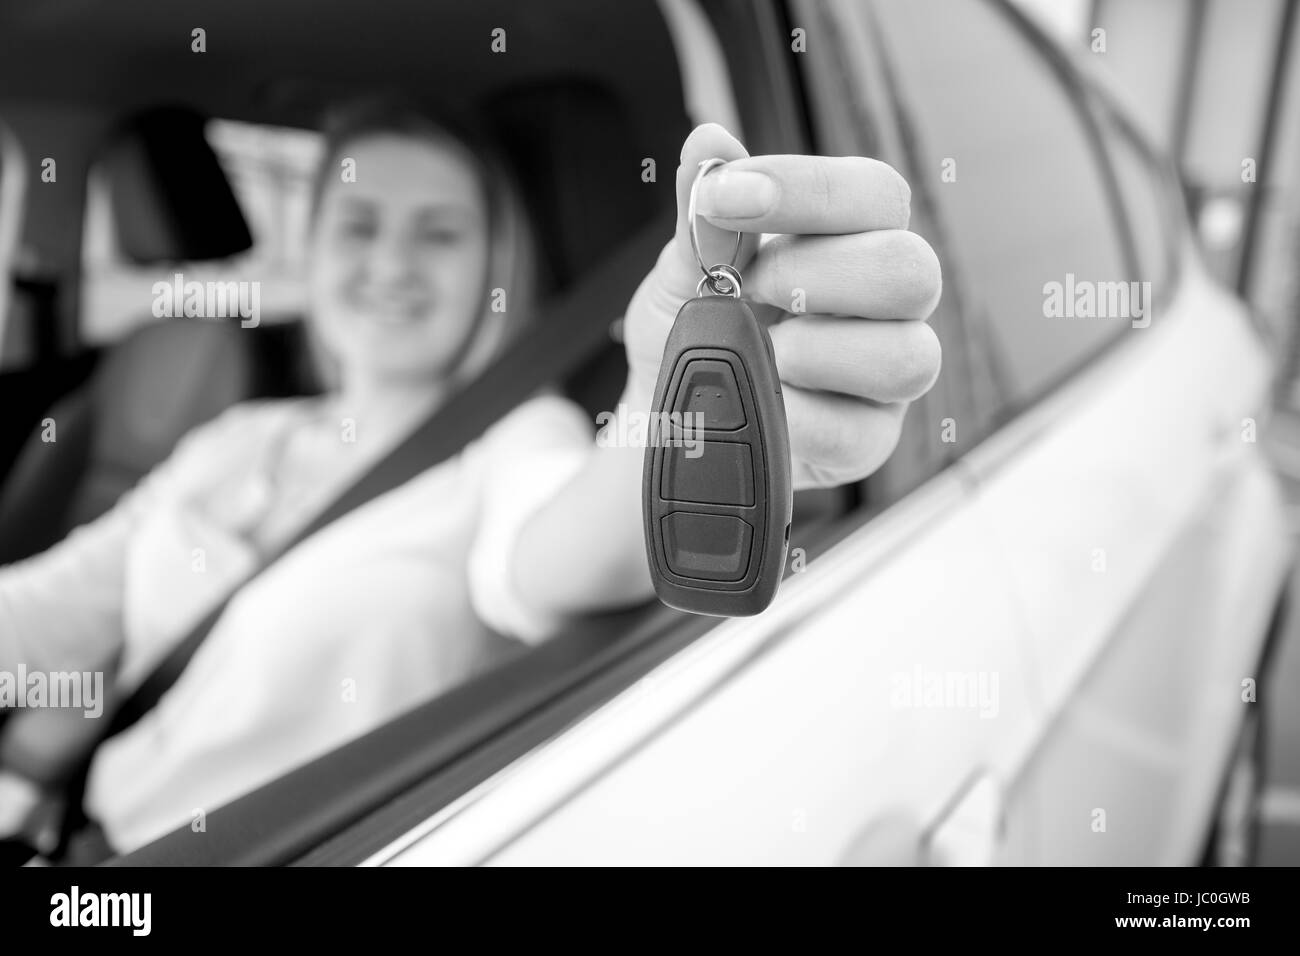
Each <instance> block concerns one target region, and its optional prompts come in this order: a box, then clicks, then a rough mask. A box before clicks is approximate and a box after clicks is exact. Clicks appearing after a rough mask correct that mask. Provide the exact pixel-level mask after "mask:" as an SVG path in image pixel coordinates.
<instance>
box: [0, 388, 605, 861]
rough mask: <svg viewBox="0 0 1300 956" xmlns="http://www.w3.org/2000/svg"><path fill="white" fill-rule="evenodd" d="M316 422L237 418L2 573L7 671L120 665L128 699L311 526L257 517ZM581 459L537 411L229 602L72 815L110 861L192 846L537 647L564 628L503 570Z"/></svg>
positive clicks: (2, 646)
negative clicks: (290, 539) (234, 808)
mask: <svg viewBox="0 0 1300 956" xmlns="http://www.w3.org/2000/svg"><path fill="white" fill-rule="evenodd" d="M312 414H313V400H311V399H290V400H271V401H258V402H247V403H243V404H240V405H237V406H235V407H233V408H231V409H229V410H228V411H226V412H224V413H223V414H221V415H219V416H218V417H217V418H216V419H214V420H213V421H211V422H209V423H208V424H206V425H203V426H201V427H199V428H197V429H195V430H194V431H193V432H191V433H190V434H189V435H187V436H186V437H185V438H184V439H183V440H182V441H181V442H180V444H179V445H178V446H177V448H176V450H175V451H174V452H173V454H172V455H171V457H170V458H168V459H167V461H165V462H164V463H163V464H161V465H160V466H158V467H157V468H155V469H154V470H153V471H152V472H151V473H150V474H149V475H148V476H147V477H146V478H145V479H144V480H143V481H141V483H140V484H139V485H138V486H137V487H136V488H134V489H133V490H132V491H131V492H129V493H128V494H127V495H125V496H123V498H122V499H121V500H120V501H119V502H118V503H117V505H116V506H115V507H114V508H113V509H112V510H111V511H109V512H108V513H107V514H105V515H103V516H102V517H100V518H99V519H97V520H95V521H93V522H91V523H90V524H87V525H84V526H82V527H80V528H77V529H76V530H75V531H73V532H72V533H71V534H70V535H69V536H68V537H67V539H66V540H64V541H63V542H61V543H60V544H58V545H56V546H55V547H53V548H51V549H50V550H49V551H46V552H45V553H43V554H40V555H37V556H35V557H33V558H30V559H28V560H26V561H22V562H19V563H17V564H13V565H9V566H7V567H4V568H0V670H9V671H10V672H14V671H16V669H17V667H18V665H19V664H22V665H24V666H25V667H26V670H27V672H28V673H31V672H33V671H45V672H54V671H94V670H107V671H108V672H109V674H110V675H111V674H113V673H114V672H113V670H112V667H113V662H114V660H117V661H118V664H117V668H116V672H115V677H111V676H110V677H106V679H105V682H106V683H108V682H109V681H115V688H116V690H117V691H119V692H120V694H123V695H124V694H126V693H129V692H130V690H131V689H132V688H134V687H135V686H136V685H137V684H138V683H139V682H140V681H141V680H143V679H144V678H145V677H146V676H147V675H148V674H149V673H150V672H151V671H152V670H153V668H154V667H155V666H156V665H157V664H158V663H159V662H160V660H161V659H162V658H163V657H164V656H165V655H166V654H167V652H168V651H169V650H170V649H171V648H172V647H173V646H174V645H175V644H176V643H177V642H179V641H180V640H182V639H183V638H184V637H185V635H186V634H188V633H189V631H190V629H191V628H192V627H193V626H194V625H195V624H197V622H198V621H199V620H200V619H202V618H203V617H204V615H205V613H206V612H208V611H209V610H210V609H211V608H212V607H213V606H215V604H216V603H217V602H218V601H219V600H221V598H222V597H224V596H225V595H226V594H227V593H228V592H229V591H230V590H231V589H232V588H233V587H234V586H235V585H236V584H237V583H238V582H239V581H240V580H241V579H242V578H244V577H245V576H246V575H248V574H249V573H250V571H251V570H252V569H253V568H254V567H255V566H256V564H257V554H258V546H259V544H261V545H262V546H268V542H267V541H266V529H267V527H268V525H267V523H266V520H265V519H266V518H268V517H274V518H277V519H280V520H279V521H278V523H279V524H281V525H283V528H282V530H281V532H280V533H283V534H284V535H285V538H286V539H287V536H288V535H289V534H291V533H292V530H293V527H294V526H296V525H298V524H299V523H302V522H305V521H306V520H307V519H308V518H309V517H310V514H302V515H300V516H297V517H298V520H293V521H284V520H283V519H284V516H283V515H267V514H265V513H264V509H265V508H266V506H267V503H268V500H269V499H268V497H267V495H268V489H267V487H266V486H265V483H264V481H260V480H259V479H258V475H259V473H260V471H259V469H260V467H261V466H262V465H264V464H265V463H266V462H267V461H268V458H267V456H270V455H273V454H275V453H276V452H277V450H278V448H279V447H280V446H279V443H280V442H282V440H283V437H284V435H285V434H287V432H288V431H289V430H291V429H293V428H294V427H296V426H301V425H302V424H303V423H304V422H306V421H307V420H309V419H310V417H311V415H312ZM592 446H593V441H592V426H591V424H590V422H589V421H588V420H587V416H586V415H585V414H584V413H583V412H582V410H581V409H579V408H578V406H577V405H575V404H573V403H572V402H569V401H568V400H566V399H563V398H561V397H558V396H555V395H549V394H548V395H539V396H537V397H534V398H532V399H530V400H529V401H527V402H525V403H524V404H522V405H520V406H519V407H517V408H516V409H515V410H514V411H513V412H511V413H510V414H509V415H507V416H506V417H505V418H503V419H501V420H500V421H499V422H497V423H496V424H495V425H494V426H492V427H491V428H490V429H489V430H488V431H487V432H486V433H484V435H483V436H481V437H480V438H479V439H477V440H475V441H474V442H472V443H471V444H469V445H467V446H466V447H465V449H464V450H463V451H462V452H461V453H460V454H459V455H457V456H455V457H453V458H450V459H448V460H446V461H444V462H443V463H441V464H439V465H437V466H435V467H433V468H430V469H429V470H427V471H425V472H424V473H423V474H421V475H419V476H417V477H416V478H414V479H412V480H411V481H409V482H407V483H406V484H404V485H402V486H401V487H399V488H397V489H394V490H393V491H390V492H388V493H387V494H384V495H382V496H380V497H379V498H376V499H374V500H373V501H370V502H368V503H367V504H365V505H363V506H361V507H360V508H357V509H355V510H354V511H352V512H350V513H349V514H347V515H345V516H344V517H342V518H340V519H338V520H337V521H335V522H333V523H332V524H330V525H328V526H326V527H325V528H323V529H322V530H320V531H319V532H317V533H316V534H314V535H312V536H311V537H310V538H308V539H307V540H306V541H304V542H303V543H302V544H300V545H299V546H297V547H295V548H293V549H292V550H291V551H290V552H288V553H287V554H286V555H285V556H284V557H283V558H281V559H280V560H278V561H277V562H276V563H275V564H274V565H272V566H271V567H270V568H269V569H268V570H267V571H266V572H265V573H263V574H261V575H259V576H258V577H257V578H256V579H254V580H253V581H251V582H250V583H249V584H247V585H246V586H244V587H242V588H240V589H239V590H238V592H237V593H236V594H235V596H234V598H233V599H232V600H231V601H230V603H229V604H228V605H227V607H226V609H225V611H224V612H223V614H222V616H221V618H220V620H219V621H218V623H217V624H216V626H215V627H214V628H213V629H212V631H211V633H210V634H209V635H208V637H207V639H206V640H205V641H204V642H203V644H202V645H201V646H200V648H199V649H198V651H197V653H196V654H195V655H194V657H193V658H192V660H191V661H190V663H189V665H188V666H187V667H186V669H185V671H184V672H183V673H182V674H181V676H180V678H179V680H177V682H176V683H175V685H174V686H173V687H172V688H171V689H170V690H169V691H168V692H167V693H166V694H165V695H164V697H163V698H162V700H161V701H160V702H159V703H158V705H157V707H155V708H154V709H153V710H152V711H151V712H149V713H148V714H146V715H145V716H144V717H143V718H142V719H141V720H140V721H139V722H137V723H136V724H135V725H134V726H132V727H130V728H129V729H127V730H126V731H124V732H122V733H121V734H119V735H117V736H116V737H113V738H112V739H110V740H108V741H107V742H105V743H104V744H103V745H102V746H101V747H100V748H99V750H98V751H97V753H96V755H95V759H94V762H93V764H92V766H91V772H90V778H89V781H88V784H87V789H86V807H87V811H88V812H89V814H90V815H91V816H92V817H93V818H94V819H96V820H98V821H99V823H100V824H101V825H102V826H103V828H104V831H105V834H106V835H107V837H108V840H109V842H110V843H111V844H112V845H113V846H114V847H115V848H116V849H118V850H119V851H123V852H127V851H129V850H131V849H134V848H136V847H138V846H141V845H143V844H144V843H147V842H149V841H151V840H153V839H155V838H157V837H159V836H161V835H162V834H164V833H166V832H168V831H169V830H172V829H174V828H175V827H177V826H179V825H182V824H188V825H194V826H195V828H196V829H197V825H196V824H194V821H195V820H197V819H199V818H200V811H202V814H203V815H204V817H205V816H206V813H207V812H209V811H211V810H212V809H215V808H216V807H218V806H220V805H221V804H224V803H226V802H228V801H230V800H231V799H233V798H235V797H237V796H239V795H241V794H243V793H246V792H247V791H249V790H252V789H255V788H256V787H258V786H260V785H262V784H264V783H266V782H268V781H269V780H271V779H273V778H275V777H277V776H279V775H281V774H283V773H285V772H286V771H288V770H289V769H291V768H292V767H294V766H296V765H299V764H301V763H305V762H307V761H309V760H311V759H313V758H315V757H318V756H320V755H321V754H324V753H326V752H328V751H329V750H331V749H333V748H335V747H337V746H339V745H340V744H342V743H344V742H346V741H348V740H350V739H353V738H355V737H357V736H359V735H361V734H364V733H365V732H367V731H369V730H371V729H373V728H375V727H376V726H378V725H380V724H382V723H384V722H386V721H388V720H390V719H392V718H394V717H396V716H397V715H398V714H400V713H402V712H403V711H405V710H408V709H409V708H411V707H413V706H416V705H418V704H420V703H422V702H424V701H427V700H429V699H430V698H432V697H434V696H436V695H437V694H439V693H440V692H442V691H444V690H446V689H447V688H449V687H451V686H452V685H454V684H456V683H458V682H460V681H463V680H464V679H465V678H466V677H468V676H469V675H470V674H472V673H474V672H476V671H478V670H480V669H482V668H483V667H485V666H487V665H489V664H490V663H492V662H493V661H495V660H498V659H500V657H501V656H502V655H503V654H504V653H508V652H509V651H510V650H511V649H512V647H517V646H518V645H516V644H513V642H511V641H508V640H505V639H503V638H502V637H501V636H499V635H507V636H509V637H512V638H516V639H518V640H521V641H524V642H536V641H540V640H543V639H544V638H546V637H547V636H549V635H550V634H551V633H552V632H553V631H554V630H555V628H556V627H558V626H559V625H560V624H561V623H562V622H561V621H560V620H558V619H556V620H551V619H546V618H544V617H543V616H541V615H539V614H538V612H536V611H535V610H532V609H529V608H526V607H524V606H523V605H522V604H521V602H520V601H519V600H518V598H517V597H516V596H515V594H514V593H513V590H512V587H511V583H510V581H509V579H508V574H507V569H508V568H509V567H510V561H509V558H510V555H511V554H512V548H513V545H514V541H515V538H516V536H517V533H518V531H519V529H520V527H521V526H522V525H523V523H524V522H525V521H526V520H527V518H528V517H529V516H530V515H531V514H532V513H533V512H534V511H536V510H537V509H538V508H539V507H540V506H541V505H542V504H543V503H544V502H545V501H546V500H548V499H549V498H550V497H551V496H553V495H554V494H555V492H556V491H557V490H558V489H559V488H560V487H562V486H563V485H564V484H565V483H566V482H567V481H568V480H569V479H571V478H572V477H573V476H574V475H575V474H576V473H577V472H578V470H579V469H580V468H581V467H582V465H583V463H584V462H585V461H586V459H587V456H588V455H589V454H590V451H591V448H592ZM259 539H261V540H260V541H259ZM485 625H486V626H485ZM489 628H491V629H492V630H495V631H496V632H497V633H496V634H494V633H493V632H492V630H489ZM49 713H51V712H48V711H47V712H41V711H38V710H32V711H30V712H28V713H19V714H15V715H14V717H15V720H16V719H19V718H21V719H41V717H42V716H44V715H46V714H49ZM103 719H107V718H106V717H105V718H103ZM0 793H3V788H0Z"/></svg>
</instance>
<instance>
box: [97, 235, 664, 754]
mask: <svg viewBox="0 0 1300 956" xmlns="http://www.w3.org/2000/svg"><path fill="white" fill-rule="evenodd" d="M674 221H675V220H673V219H669V218H668V217H665V216H659V217H656V218H655V220H654V221H653V222H652V223H651V224H650V225H648V226H644V227H642V228H641V229H640V231H638V232H637V233H636V235H634V236H633V237H632V238H631V239H629V240H626V241H625V242H624V243H623V244H621V245H619V246H618V247H617V248H616V249H615V251H614V252H612V253H611V254H610V255H608V256H606V257H605V258H604V259H602V260H600V262H599V263H598V265H597V266H596V267H595V276H594V277H593V278H591V279H589V280H585V281H582V282H580V283H579V284H578V285H577V287H576V288H574V289H573V290H571V291H570V292H568V293H566V294H563V295H561V296H560V298H559V299H558V300H557V301H555V302H552V303H550V304H548V305H547V307H546V308H544V309H541V310H540V311H539V313H538V317H537V320H536V321H535V322H534V323H533V324H532V325H531V326H530V327H529V328H528V329H527V330H526V331H525V332H524V333H523V334H522V335H521V336H520V337H519V338H518V339H516V340H515V342H514V343H513V344H512V345H511V346H510V347H509V348H508V349H507V350H506V352H505V353H504V354H503V355H501V356H500V357H499V358H498V359H497V360H496V361H495V362H493V363H492V364H491V365H490V366H488V368H487V370H486V371H485V372H483V374H482V375H480V376H479V377H478V378H477V379H475V380H474V381H473V382H471V383H470V384H469V385H467V386H466V387H465V388H463V389H462V390H461V391H459V392H458V393H456V394H455V395H454V396H452V398H451V399H449V400H448V401H447V402H446V403H445V404H443V405H441V406H439V407H438V408H437V409H436V410H435V411H434V412H433V413H432V414H431V415H430V416H429V417H428V418H426V419H425V420H424V421H423V422H422V423H421V424H420V425H419V426H417V427H416V429H415V431H413V432H412V433H411V434H410V435H409V436H408V437H406V438H405V439H403V441H402V442H401V443H400V444H399V445H397V446H396V447H395V448H393V449H392V450H391V451H390V452H388V454H387V455H385V456H384V457H383V458H382V459H380V460H379V461H378V462H376V463H375V464H374V465H373V466H371V468H370V470H369V471H367V472H365V473H364V474H363V475H362V476H361V477H360V478H359V479H357V481H356V482H355V483H354V484H352V485H351V486H350V487H348V488H347V489H346V490H345V491H344V492H343V493H342V494H341V495H340V496H339V497H338V498H336V499H335V500H334V501H333V502H332V503H331V504H330V505H329V506H327V507H326V508H325V509H324V510H323V511H322V512H321V513H320V514H318V515H317V516H316V518H315V519H313V520H312V521H311V523H310V524H308V525H307V526H306V527H305V528H303V529H302V530H301V531H299V532H298V533H297V534H296V535H295V536H294V537H293V538H292V539H291V540H290V541H289V542H288V543H287V544H285V545H283V546H282V547H281V548H279V549H278V550H277V551H276V552H275V553H273V554H272V555H271V556H270V557H269V558H268V559H267V560H266V561H264V562H263V563H262V564H261V565H259V567H258V568H257V569H256V570H255V571H254V572H253V573H252V574H250V575H249V576H248V577H246V578H245V579H244V580H243V581H242V582H241V583H240V584H239V585H238V586H237V587H236V588H234V589H233V590H232V591H231V593H230V594H229V595H227V596H226V597H225V598H224V599H223V600H222V601H221V602H220V603H219V604H218V605H217V606H216V607H215V608H213V609H212V610H211V611H210V612H209V613H208V614H207V615H206V616H205V617H204V618H203V620H202V621H200V622H199V623H198V624H197V625H196V626H195V627H194V628H193V630H191V631H190V633H189V635H188V636H186V637H185V639H184V640H182V641H181V642H180V643H178V644H177V645H176V646H175V647H173V648H172V650H171V651H170V652H169V653H168V654H167V656H166V657H164V658H163V660H162V661H161V663H159V664H158V666H157V667H156V668H155V669H154V670H153V672H152V673H150V674H149V675H148V676H147V677H146V678H145V679H144V680H143V681H141V683H140V684H139V685H138V686H137V687H136V688H135V690H134V691H133V692H132V693H131V694H130V695H129V696H128V697H127V698H126V700H124V701H123V702H122V705H121V706H120V707H119V708H118V709H117V710H116V711H115V712H114V714H113V717H112V719H111V720H110V721H109V724H108V729H107V731H106V732H105V734H104V736H103V737H102V738H100V739H101V742H102V741H103V740H107V739H108V738H109V737H112V736H114V735H116V734H119V733H121V732H122V731H124V730H126V729H127V728H128V727H130V726H132V725H133V724H134V723H135V722H136V721H138V720H139V719H140V718H141V717H143V716H144V715H145V714H146V713H148V712H149V711H150V710H151V709H152V708H153V707H154V706H155V705H156V704H157V703H158V701H159V700H161V699H162V696H163V694H165V693H166V692H167V691H168V690H169V689H170V688H171V686H172V685H173V684H175V683H176V681H177V680H178V679H179V678H180V675H181V672H182V671H184V670H185V667H186V665H187V664H189V662H190V659H191V658H192V657H193V656H194V654H195V652H196V651H197V650H198V649H199V646H200V645H201V644H202V643H203V641H204V639H205V638H206V637H207V636H208V634H209V633H210V632H211V631H212V629H213V627H215V626H216V623H217V621H218V620H220V618H221V615H222V613H223V612H224V611H225V609H226V605H227V604H228V603H229V602H230V600H231V599H232V598H233V597H234V595H235V594H236V593H238V592H239V590H240V589H241V588H243V587H244V586H245V585H247V584H248V583H249V581H251V580H252V579H253V578H255V577H257V575H259V574H262V573H263V572H264V571H265V570H266V569H267V568H268V567H270V566H271V565H272V564H274V563H275V562H276V561H277V560H278V559H279V558H281V557H282V556H283V555H284V554H286V553H287V552H288V551H290V550H292V549H293V548H294V547H296V546H297V545H299V544H301V543H302V542H303V541H304V540H306V539H307V538H310V537H311V536H312V535H313V534H315V533H316V532H317V531H320V530H321V529H322V528H324V527H325V526H326V525H329V524H331V523H332V522H334V521H337V520H338V519H339V518H341V517H343V516H344V515H346V514H348V513H349V512H351V511H352V510H354V509H355V508H359V507H360V506H362V505H364V504H366V503H367V502H369V501H372V500H373V499H375V498H378V497H379V496H380V495H382V494H384V493H385V492H387V491H391V490H393V489H395V488H397V487H399V486H401V485H402V484H404V483H405V482H407V481H409V480H411V479H412V478H415V477H416V476H417V475H419V474H421V473H422V472H424V471H427V470H428V469H429V468H432V467H433V466H434V465H437V464H439V463H441V462H443V461H445V460H446V459H448V458H450V457H452V456H453V455H455V454H457V453H458V452H459V451H460V450H461V449H462V448H464V447H465V446H466V445H467V444H469V443H470V442H471V441H473V440H474V439H475V438H477V437H479V435H481V434H482V433H483V432H484V431H486V430H487V428H488V426H490V425H491V424H492V423H493V422H495V421H497V420H498V419H500V418H501V417H502V416H504V415H505V414H506V413H507V412H509V411H510V410H511V409H513V408H514V407H515V406H516V405H517V404H518V403H519V402H520V401H521V400H522V399H524V398H526V397H527V396H528V395H530V394H531V393H532V392H533V391H535V390H536V389H538V388H540V387H542V386H543V385H546V384H548V383H549V382H552V381H554V380H555V379H557V378H559V377H560V376H562V375H563V374H564V373H565V372H566V371H568V370H570V369H572V368H574V367H576V366H577V365H578V364H580V363H581V362H582V361H584V360H586V359H587V358H589V357H590V356H591V355H592V354H593V353H594V352H595V351H596V350H597V349H598V348H600V347H601V346H602V345H604V344H606V343H607V342H608V341H609V324H608V323H607V322H602V321H600V317H601V316H602V315H611V314H612V312H611V303H614V302H618V301H620V299H621V298H623V297H628V296H630V291H629V290H630V289H634V288H635V283H636V282H637V281H638V280H639V279H640V278H641V277H642V276H644V275H645V274H646V273H647V272H648V271H649V269H650V268H651V267H652V266H653V265H654V263H655V260H656V257H657V256H658V254H659V252H660V250H661V249H662V248H663V246H664V243H665V241H666V240H665V238H664V237H665V236H670V235H671V234H672V233H671V229H672V225H673V222H674Z"/></svg>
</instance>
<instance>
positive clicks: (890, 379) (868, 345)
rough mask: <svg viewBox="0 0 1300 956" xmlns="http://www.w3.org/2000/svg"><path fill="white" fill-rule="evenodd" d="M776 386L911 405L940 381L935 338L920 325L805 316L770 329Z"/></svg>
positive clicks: (937, 340)
mask: <svg viewBox="0 0 1300 956" xmlns="http://www.w3.org/2000/svg"><path fill="white" fill-rule="evenodd" d="M770 332H771V336H772V349H773V351H774V352H775V354H776V367H777V369H778V371H779V372H780V375H781V381H782V382H784V383H786V384H788V385H794V386H797V387H799V388H804V389H815V390H818V391H825V392H840V393H843V394H845V395H848V396H854V397H857V398H866V399H871V400H872V401H876V402H886V403H888V402H910V401H912V400H914V399H917V398H920V397H921V396H922V395H924V394H925V393H926V392H928V391H929V390H930V386H932V385H933V384H934V382H935V379H937V378H938V377H939V365H940V361H941V350H940V347H939V338H938V336H936V335H935V334H934V330H933V329H931V328H930V326H929V325H928V324H927V323H925V322H871V321H864V320H862V319H858V318H853V317H843V316H822V315H815V316H814V315H809V316H799V317H796V318H793V319H787V320H786V321H784V322H781V323H779V324H777V325H775V326H773V327H772V329H771V330H770Z"/></svg>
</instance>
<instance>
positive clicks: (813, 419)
mask: <svg viewBox="0 0 1300 956" xmlns="http://www.w3.org/2000/svg"><path fill="white" fill-rule="evenodd" d="M781 392H782V395H783V396H784V397H785V413H786V419H787V421H788V422H789V425H790V456H791V459H792V461H793V464H794V468H795V474H794V479H795V487H796V488H811V487H827V486H832V485H841V484H846V483H847V482H851V481H858V480H860V479H862V478H865V477H866V476H867V475H869V474H871V473H872V472H874V471H875V470H876V469H877V468H879V467H880V466H881V465H883V464H884V463H885V460H886V459H887V458H888V457H889V456H890V454H892V453H893V451H894V448H895V447H896V446H897V445H898V438H899V435H900V434H901V433H902V428H903V414H904V413H905V412H906V411H907V405H906V403H903V402H897V403H890V404H883V405H882V404H876V403H874V402H867V401H863V400H862V399H858V398H852V397H850V396H848V395H836V394H834V393H831V392H813V391H808V390H807V389H803V388H797V387H795V386H793V385H790V386H786V387H784V388H782V390H781Z"/></svg>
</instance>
